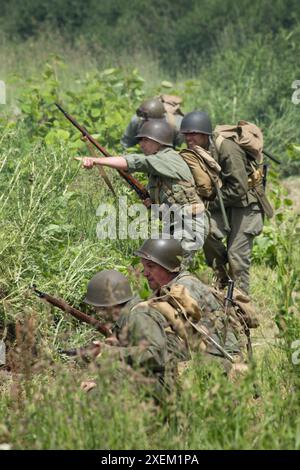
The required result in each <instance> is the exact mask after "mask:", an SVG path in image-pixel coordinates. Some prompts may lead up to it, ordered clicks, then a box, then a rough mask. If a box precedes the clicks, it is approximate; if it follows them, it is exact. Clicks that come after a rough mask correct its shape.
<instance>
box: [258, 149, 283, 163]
mask: <svg viewBox="0 0 300 470" xmlns="http://www.w3.org/2000/svg"><path fill="white" fill-rule="evenodd" d="M262 153H263V154H264V155H265V156H266V157H268V158H270V160H272V161H273V162H275V163H277V165H281V161H280V160H278V159H277V158H275V157H274V155H272V154H271V153H270V152H267V150H263V151H262Z"/></svg>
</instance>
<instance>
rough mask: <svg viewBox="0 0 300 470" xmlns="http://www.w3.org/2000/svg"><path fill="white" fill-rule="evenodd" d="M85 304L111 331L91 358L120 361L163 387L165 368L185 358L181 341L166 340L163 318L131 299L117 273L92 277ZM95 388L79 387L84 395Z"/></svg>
mask: <svg viewBox="0 0 300 470" xmlns="http://www.w3.org/2000/svg"><path fill="white" fill-rule="evenodd" d="M85 302H86V303H87V304H89V305H92V306H93V307H94V308H95V310H96V311H100V312H101V316H103V318H104V319H105V320H106V321H107V323H106V324H107V326H108V327H109V328H110V330H111V331H112V336H111V337H109V338H107V339H106V340H105V343H102V342H100V341H95V342H94V343H93V348H92V351H91V355H92V356H94V357H95V358H97V360H98V358H100V357H101V359H102V358H103V359H104V358H105V357H106V358H112V359H116V360H120V361H121V362H123V363H125V364H127V365H129V366H131V367H132V368H134V369H142V370H143V373H144V374H145V375H146V376H148V377H152V378H156V379H157V380H158V382H159V383H160V384H163V383H164V375H165V369H166V366H167V364H169V363H170V362H172V361H175V362H176V358H175V356H177V358H178V359H179V360H184V359H186V358H187V351H186V350H185V348H184V345H183V344H182V341H181V340H180V338H178V337H174V335H171V337H170V338H169V335H168V332H167V331H166V328H167V324H166V323H167V322H166V320H165V318H164V317H163V316H162V315H161V313H160V312H159V311H157V310H156V309H155V308H154V307H151V306H150V305H145V304H144V303H141V300H140V299H139V298H137V297H134V296H133V293H132V290H131V287H130V283H129V281H128V279H127V278H126V277H125V276H124V275H123V274H121V273H120V272H118V271H115V270H104V271H101V272H98V273H97V274H95V275H94V276H93V278H92V279H91V280H90V282H89V283H88V286H87V294H86V298H85ZM101 359H99V360H101ZM94 386H95V383H93V382H86V383H83V384H82V388H83V389H84V390H86V391H88V390H90V389H91V388H93V387H94Z"/></svg>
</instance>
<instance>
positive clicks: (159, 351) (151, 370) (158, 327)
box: [100, 298, 180, 376]
mask: <svg viewBox="0 0 300 470" xmlns="http://www.w3.org/2000/svg"><path fill="white" fill-rule="evenodd" d="M166 328H167V324H166V320H165V319H164V317H163V316H162V315H161V314H160V313H159V312H158V311H157V310H155V309H154V308H153V307H150V306H149V305H147V303H145V302H141V300H140V299H137V298H135V299H133V300H131V301H129V302H127V303H126V305H125V307H124V308H123V309H122V310H121V315H120V317H119V319H118V320H117V321H116V323H115V324H114V326H113V328H112V331H113V334H114V335H115V336H116V337H117V339H118V340H119V345H118V346H108V345H107V346H104V351H103V355H104V356H108V355H109V356H111V357H114V358H116V359H119V360H121V361H124V362H125V363H126V364H128V365H130V366H132V367H133V368H142V369H143V370H144V372H145V373H146V375H151V374H152V375H153V374H154V375H161V376H162V375H163V374H164V371H165V368H166V366H167V365H168V363H169V362H171V361H174V356H176V355H177V357H178V358H180V347H179V339H178V338H177V339H176V337H174V335H171V336H172V337H171V336H170V337H169V335H168V334H167V333H166V331H165V329H166ZM177 342H178V343H177ZM101 357H102V355H101V356H100V358H101Z"/></svg>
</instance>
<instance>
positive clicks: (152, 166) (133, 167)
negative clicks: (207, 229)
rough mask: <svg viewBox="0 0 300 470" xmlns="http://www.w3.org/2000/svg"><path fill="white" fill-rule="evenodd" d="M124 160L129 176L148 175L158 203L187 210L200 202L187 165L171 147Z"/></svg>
mask: <svg viewBox="0 0 300 470" xmlns="http://www.w3.org/2000/svg"><path fill="white" fill-rule="evenodd" d="M124 158H125V160H126V161H127V165H128V171H129V173H133V172H135V171H140V172H143V173H147V174H148V176H149V183H148V190H149V193H150V197H151V199H152V201H153V202H155V203H156V204H167V205H168V206H171V205H172V204H178V205H179V206H180V207H184V206H187V205H189V204H198V203H201V199H200V197H199V196H198V195H197V192H196V187H195V182H194V178H193V176H192V173H191V171H190V169H189V167H188V165H187V164H186V163H185V161H184V160H183V158H182V157H181V156H180V155H179V154H178V153H177V152H176V151H175V150H173V149H172V148H169V147H165V148H163V149H161V150H160V151H158V152H157V153H156V154H153V155H148V156H145V155H141V154H130V155H125V156H124Z"/></svg>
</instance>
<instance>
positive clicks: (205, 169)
mask: <svg viewBox="0 0 300 470" xmlns="http://www.w3.org/2000/svg"><path fill="white" fill-rule="evenodd" d="M179 153H180V155H181V157H182V158H183V159H184V161H185V162H186V164H187V165H188V166H189V168H190V170H191V173H192V175H193V178H194V180H195V186H196V191H197V194H198V195H199V196H200V198H201V199H204V200H207V201H212V200H213V199H214V198H215V197H216V194H217V189H216V188H221V186H222V182H221V178H220V173H221V167H220V165H219V164H218V163H217V162H216V160H215V159H214V158H213V157H212V155H211V154H210V153H209V152H208V151H206V150H204V149H203V148H202V147H199V146H195V147H194V149H193V150H192V149H184V150H181V151H180V152H179Z"/></svg>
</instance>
